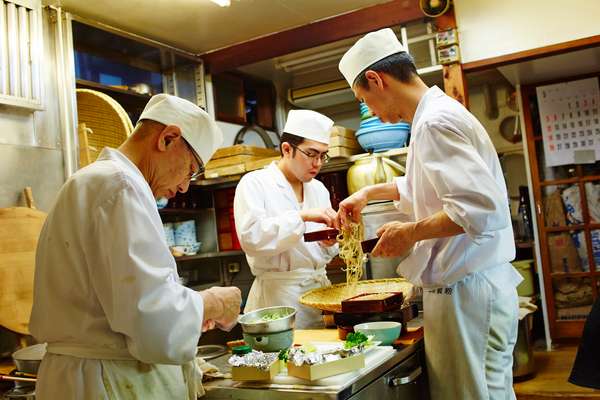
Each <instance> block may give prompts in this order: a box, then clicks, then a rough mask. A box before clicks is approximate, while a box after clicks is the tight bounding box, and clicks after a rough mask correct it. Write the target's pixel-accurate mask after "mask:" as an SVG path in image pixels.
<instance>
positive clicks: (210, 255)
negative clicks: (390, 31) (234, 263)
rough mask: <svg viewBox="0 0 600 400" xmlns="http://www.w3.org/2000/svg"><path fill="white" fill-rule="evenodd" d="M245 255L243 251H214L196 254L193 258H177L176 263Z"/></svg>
mask: <svg viewBox="0 0 600 400" xmlns="http://www.w3.org/2000/svg"><path fill="white" fill-rule="evenodd" d="M244 254H245V253H244V252H243V251H242V250H228V251H213V252H210V253H198V254H194V255H193V256H181V257H175V261H191V260H200V259H203V258H217V257H230V256H243V255H244Z"/></svg>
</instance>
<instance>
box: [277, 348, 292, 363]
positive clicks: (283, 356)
mask: <svg viewBox="0 0 600 400" xmlns="http://www.w3.org/2000/svg"><path fill="white" fill-rule="evenodd" d="M289 354H290V349H282V350H279V355H278V356H277V358H279V359H280V360H282V361H284V362H287V360H288V356H289Z"/></svg>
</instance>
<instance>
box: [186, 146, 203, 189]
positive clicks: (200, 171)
mask: <svg viewBox="0 0 600 400" xmlns="http://www.w3.org/2000/svg"><path fill="white" fill-rule="evenodd" d="M183 142H184V143H185V145H186V146H187V148H188V150H189V151H190V153H192V157H193V159H194V160H197V161H198V171H196V172H193V168H194V167H193V163H192V166H191V167H190V169H191V171H190V175H189V179H190V181H195V180H196V179H198V178H199V177H200V176H201V175H202V174H204V170H205V168H204V163H203V162H202V161H201V160H200V159H199V158H196V152H195V151H194V150H193V149H192V146H190V144H189V143H188V142H187V140H185V139H183Z"/></svg>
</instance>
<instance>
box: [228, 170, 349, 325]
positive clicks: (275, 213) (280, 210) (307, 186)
mask: <svg viewBox="0 0 600 400" xmlns="http://www.w3.org/2000/svg"><path fill="white" fill-rule="evenodd" d="M303 190H304V201H303V202H302V203H299V202H298V200H297V199H296V195H295V194H294V190H293V189H292V186H291V185H290V183H289V182H288V181H287V179H286V178H285V176H284V175H283V172H281V170H280V169H279V167H278V166H277V163H275V162H273V163H271V164H270V165H269V166H268V167H267V168H265V169H263V170H259V171H254V172H251V173H249V174H247V175H245V176H244V177H243V178H242V180H241V181H240V183H239V184H238V186H237V189H236V192H235V200H234V204H233V209H234V215H235V227H236V231H237V235H238V237H239V240H240V244H241V246H242V249H243V250H244V252H245V253H246V258H247V260H248V265H249V266H250V269H251V271H252V274H254V276H256V278H255V279H254V282H253V283H252V287H251V288H250V293H249V294H248V299H247V302H246V307H245V308H244V311H245V312H249V311H253V310H256V309H259V308H263V307H271V306H280V305H286V306H292V307H295V308H296V311H297V313H296V328H299V329H307V328H316V327H320V326H322V324H323V321H322V318H321V312H320V311H318V310H316V309H312V308H309V307H307V306H304V305H302V304H300V302H299V298H300V296H301V295H302V294H303V293H304V292H307V291H309V290H311V289H315V288H319V287H323V286H327V285H330V284H331V283H330V282H329V280H328V279H327V274H326V271H325V265H326V264H327V263H328V262H329V261H331V259H332V258H333V257H334V256H335V255H336V254H337V250H338V249H337V245H334V246H331V247H323V246H321V245H320V244H319V243H318V242H308V243H307V242H304V239H303V235H304V232H310V231H314V230H319V229H323V228H325V227H326V226H325V225H324V224H318V223H313V222H306V223H305V222H304V221H302V218H301V217H300V210H303V209H310V208H325V207H331V202H330V200H329V193H328V191H327V189H325V186H324V185H323V183H321V182H320V181H318V180H316V179H312V180H311V181H310V182H305V183H303Z"/></svg>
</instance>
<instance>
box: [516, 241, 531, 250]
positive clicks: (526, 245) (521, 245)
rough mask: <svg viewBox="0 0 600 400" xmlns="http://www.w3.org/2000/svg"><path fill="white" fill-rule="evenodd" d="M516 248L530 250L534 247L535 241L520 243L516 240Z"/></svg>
mask: <svg viewBox="0 0 600 400" xmlns="http://www.w3.org/2000/svg"><path fill="white" fill-rule="evenodd" d="M515 246H517V247H518V248H519V249H530V248H532V247H533V241H531V242H518V241H516V240H515Z"/></svg>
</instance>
